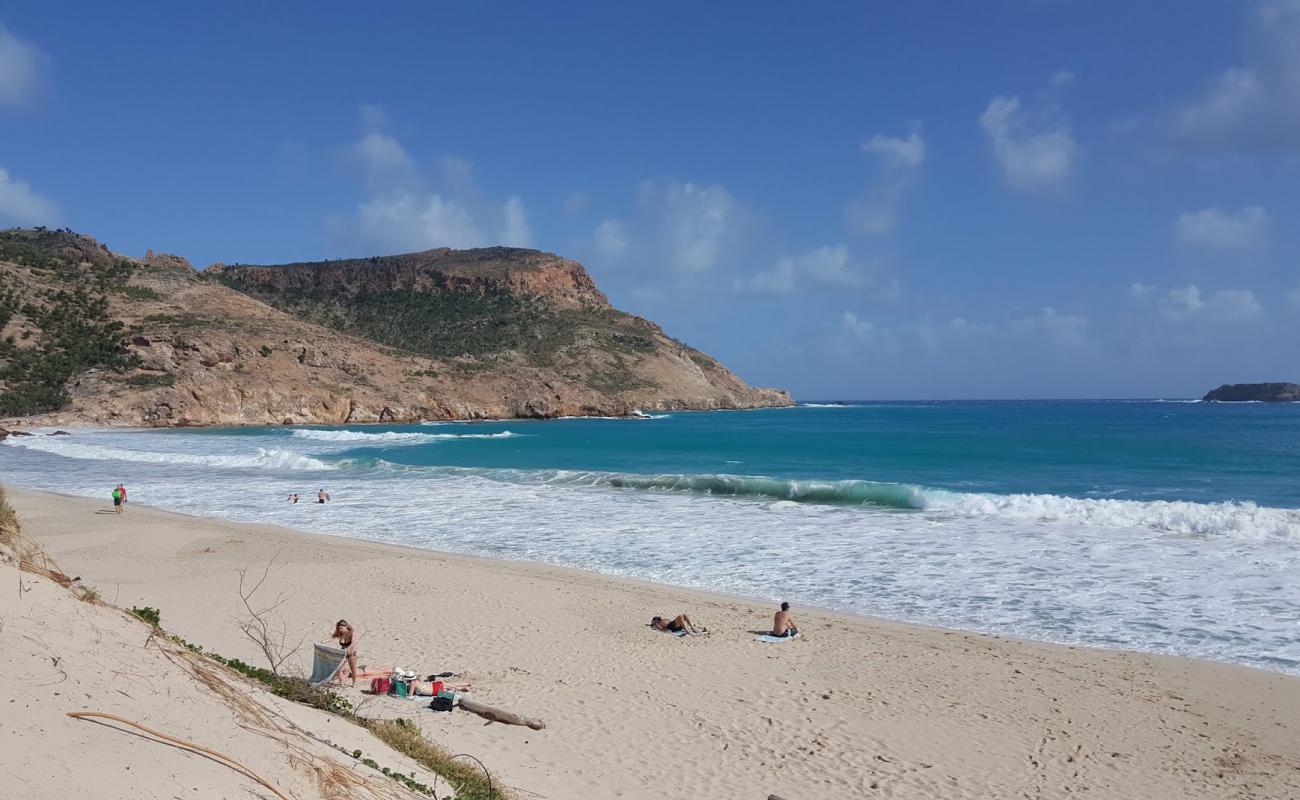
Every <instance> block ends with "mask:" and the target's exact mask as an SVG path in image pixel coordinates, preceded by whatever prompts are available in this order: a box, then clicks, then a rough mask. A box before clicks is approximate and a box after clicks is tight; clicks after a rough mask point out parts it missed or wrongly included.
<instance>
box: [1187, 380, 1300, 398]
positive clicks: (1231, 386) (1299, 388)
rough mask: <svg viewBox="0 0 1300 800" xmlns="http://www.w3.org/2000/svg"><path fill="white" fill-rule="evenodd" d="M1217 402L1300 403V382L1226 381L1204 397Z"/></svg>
mask: <svg viewBox="0 0 1300 800" xmlns="http://www.w3.org/2000/svg"><path fill="white" fill-rule="evenodd" d="M1202 400H1204V401H1205V402H1216V403H1250V402H1259V403H1300V383H1225V384H1223V385H1222V386H1220V387H1219V388H1217V389H1213V390H1211V391H1210V392H1209V393H1208V394H1206V395H1205V397H1203V398H1202Z"/></svg>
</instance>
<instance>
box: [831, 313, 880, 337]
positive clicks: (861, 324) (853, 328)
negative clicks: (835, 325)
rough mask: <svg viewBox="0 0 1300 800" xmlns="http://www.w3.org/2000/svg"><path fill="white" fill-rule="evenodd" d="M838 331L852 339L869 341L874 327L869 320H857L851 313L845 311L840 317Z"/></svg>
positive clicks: (855, 315) (856, 316)
mask: <svg viewBox="0 0 1300 800" xmlns="http://www.w3.org/2000/svg"><path fill="white" fill-rule="evenodd" d="M840 330H841V331H843V332H844V333H845V334H846V335H848V336H851V337H853V338H854V339H870V338H871V334H872V333H874V332H875V330H876V326H875V325H873V324H871V321H870V320H865V319H858V315H857V314H854V313H853V312H852V311H845V312H844V314H843V316H841V317H840Z"/></svg>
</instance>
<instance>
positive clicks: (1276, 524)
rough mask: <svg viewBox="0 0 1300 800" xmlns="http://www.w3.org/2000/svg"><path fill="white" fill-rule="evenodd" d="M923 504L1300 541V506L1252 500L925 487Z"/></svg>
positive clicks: (1030, 517) (982, 513) (1169, 530)
mask: <svg viewBox="0 0 1300 800" xmlns="http://www.w3.org/2000/svg"><path fill="white" fill-rule="evenodd" d="M924 498H925V499H924V503H923V506H922V507H923V508H924V509H926V510H928V511H943V512H949V513H953V514H959V515H963V516H996V517H1006V518H1010V519H1022V520H1034V521H1039V522H1072V523H1078V524H1082V525H1095V526H1105V527H1112V528H1126V527H1141V528H1149V529H1151V530H1153V531H1159V532H1165V533H1176V534H1183V535H1188V536H1229V537H1239V538H1244V539H1269V538H1278V539H1291V540H1294V541H1300V509H1291V508H1268V507H1265V506H1259V505H1256V504H1254V503H1236V502H1224V503H1192V502H1187V501H1168V500H1145V501H1144V500H1113V499H1106V498H1098V499H1080V498H1076V497H1061V496H1059V495H1053V494H1010V495H996V494H966V493H959V492H943V491H938V490H933V489H930V490H927V491H926V492H925V493H924Z"/></svg>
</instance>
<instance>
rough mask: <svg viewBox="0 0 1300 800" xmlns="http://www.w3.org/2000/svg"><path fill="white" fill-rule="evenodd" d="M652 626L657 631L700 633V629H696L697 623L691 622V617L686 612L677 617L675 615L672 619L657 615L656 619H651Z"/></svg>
mask: <svg viewBox="0 0 1300 800" xmlns="http://www.w3.org/2000/svg"><path fill="white" fill-rule="evenodd" d="M650 627H652V628H654V629H655V630H657V631H668V632H669V633H677V632H679V631H686V632H687V633H699V631H697V630H695V624H694V623H692V622H691V618H690V617H688V616H686V615H685V614H678V615H677V616H676V617H673V618H672V619H664V618H663V617H655V618H654V619H652V620H650Z"/></svg>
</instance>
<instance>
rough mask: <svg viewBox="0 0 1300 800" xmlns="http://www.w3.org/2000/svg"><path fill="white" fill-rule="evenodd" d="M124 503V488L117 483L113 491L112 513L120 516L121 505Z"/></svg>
mask: <svg viewBox="0 0 1300 800" xmlns="http://www.w3.org/2000/svg"><path fill="white" fill-rule="evenodd" d="M125 502H126V487H124V486H122V484H120V483H119V484H118V485H117V486H116V487H115V488H114V489H113V511H114V512H115V513H118V514H121V513H122V504H123V503H125Z"/></svg>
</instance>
